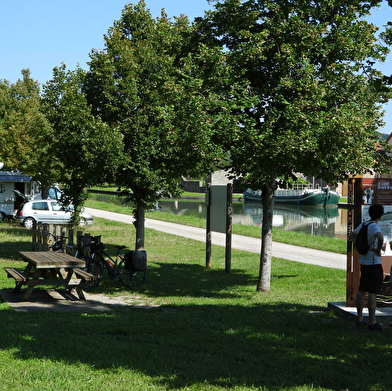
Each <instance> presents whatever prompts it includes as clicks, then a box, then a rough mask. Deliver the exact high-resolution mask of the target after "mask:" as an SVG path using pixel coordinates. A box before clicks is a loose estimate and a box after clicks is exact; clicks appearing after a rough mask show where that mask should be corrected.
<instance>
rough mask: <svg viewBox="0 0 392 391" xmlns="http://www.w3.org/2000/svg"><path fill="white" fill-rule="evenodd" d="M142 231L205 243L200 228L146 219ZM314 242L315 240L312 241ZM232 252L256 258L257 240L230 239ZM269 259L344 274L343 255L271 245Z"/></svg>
mask: <svg viewBox="0 0 392 391" xmlns="http://www.w3.org/2000/svg"><path fill="white" fill-rule="evenodd" d="M85 209H86V211H87V212H89V213H90V214H92V215H93V216H95V217H101V218H104V219H108V220H114V221H120V222H122V223H126V224H132V223H133V217H132V216H130V215H124V214H120V213H113V212H107V211H104V210H99V209H92V208H85ZM145 227H146V228H150V229H154V230H156V231H161V232H166V233H169V234H173V235H178V236H183V237H185V238H189V239H194V240H198V241H201V242H205V241H206V231H205V229H202V228H195V227H189V226H187V225H182V224H175V223H168V222H165V221H160V220H153V219H146V222H145ZM225 240H226V239H225V235H224V234H221V233H218V232H213V233H212V244H215V245H218V246H225ZM315 240H316V239H315ZM232 248H235V249H237V250H244V251H249V252H253V253H258V254H260V249H261V239H256V238H250V237H248V236H241V235H234V234H233V235H232ZM272 256H273V257H276V258H283V259H287V260H289V261H295V262H302V263H309V264H313V265H319V266H324V267H330V268H334V269H342V270H346V255H344V254H335V253H331V252H328V251H320V250H312V249H308V248H305V247H300V246H292V245H290V244H284V243H277V242H273V244H272Z"/></svg>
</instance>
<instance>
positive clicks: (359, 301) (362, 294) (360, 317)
mask: <svg viewBox="0 0 392 391" xmlns="http://www.w3.org/2000/svg"><path fill="white" fill-rule="evenodd" d="M365 293H366V292H363V291H358V293H357V298H356V305H357V314H358V323H362V322H363V307H364V302H365Z"/></svg>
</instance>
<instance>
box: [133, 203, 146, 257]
mask: <svg viewBox="0 0 392 391" xmlns="http://www.w3.org/2000/svg"><path fill="white" fill-rule="evenodd" d="M135 219H136V221H135V223H134V224H135V228H136V244H135V250H144V207H143V206H141V205H140V204H137V206H136V215H135Z"/></svg>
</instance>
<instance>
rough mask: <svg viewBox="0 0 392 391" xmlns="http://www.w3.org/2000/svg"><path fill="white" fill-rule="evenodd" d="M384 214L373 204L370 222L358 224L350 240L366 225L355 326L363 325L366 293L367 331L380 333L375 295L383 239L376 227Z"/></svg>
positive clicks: (379, 272)
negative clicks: (366, 242) (364, 249)
mask: <svg viewBox="0 0 392 391" xmlns="http://www.w3.org/2000/svg"><path fill="white" fill-rule="evenodd" d="M383 214H384V207H383V206H382V205H380V204H373V205H371V206H370V208H369V216H370V221H366V222H363V223H362V224H360V225H359V226H358V227H357V228H356V229H355V230H354V231H353V233H352V238H353V240H355V238H356V237H357V236H358V233H359V231H360V229H361V227H362V225H363V224H368V231H367V239H368V243H370V244H369V250H368V252H367V253H366V254H360V256H359V263H360V265H361V277H360V280H359V288H358V293H357V298H356V305H357V313H358V321H357V325H358V326H361V325H365V324H366V322H365V321H364V320H363V308H364V302H365V294H366V293H368V310H369V323H368V328H369V330H378V331H381V330H382V329H383V326H382V325H381V324H380V323H378V322H377V321H376V295H377V293H378V292H379V291H380V289H381V286H382V282H383V269H382V264H381V249H382V246H383V242H384V238H383V235H382V233H381V228H380V226H379V225H378V222H379V220H380V219H381V217H382V215H383Z"/></svg>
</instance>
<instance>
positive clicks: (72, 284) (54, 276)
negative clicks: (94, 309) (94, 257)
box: [5, 251, 95, 300]
mask: <svg viewBox="0 0 392 391" xmlns="http://www.w3.org/2000/svg"><path fill="white" fill-rule="evenodd" d="M19 254H20V255H21V256H22V258H23V260H24V261H26V262H27V266H26V268H25V269H24V271H23V272H21V271H18V270H16V269H12V268H6V269H5V270H6V272H7V274H8V277H11V278H14V279H15V282H16V286H15V289H14V292H18V291H20V289H21V288H22V287H23V286H27V289H26V292H25V293H24V295H23V298H24V299H28V298H29V297H30V296H31V293H32V292H33V289H34V287H36V286H38V285H40V286H41V285H42V286H64V287H65V288H67V289H69V290H71V289H73V288H75V289H76V292H77V294H78V296H79V298H80V299H82V300H85V296H84V293H83V290H82V286H83V284H85V283H86V282H87V281H91V280H93V279H94V278H95V277H94V276H93V275H92V274H89V273H87V272H85V271H84V270H83V269H82V268H84V267H85V261H84V260H82V259H79V258H75V257H73V256H71V255H69V254H66V253H61V252H55V251H20V252H19Z"/></svg>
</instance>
